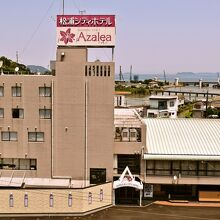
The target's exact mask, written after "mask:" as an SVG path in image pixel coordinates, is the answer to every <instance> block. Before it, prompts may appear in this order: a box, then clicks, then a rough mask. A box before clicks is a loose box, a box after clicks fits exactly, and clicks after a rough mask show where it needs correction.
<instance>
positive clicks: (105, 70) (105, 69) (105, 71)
mask: <svg viewBox="0 0 220 220" xmlns="http://www.w3.org/2000/svg"><path fill="white" fill-rule="evenodd" d="M106 73H107V67H106V66H104V76H106Z"/></svg>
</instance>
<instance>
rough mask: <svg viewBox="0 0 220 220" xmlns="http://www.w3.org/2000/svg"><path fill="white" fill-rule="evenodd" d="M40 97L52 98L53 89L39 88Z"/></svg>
mask: <svg viewBox="0 0 220 220" xmlns="http://www.w3.org/2000/svg"><path fill="white" fill-rule="evenodd" d="M39 96H44V97H51V87H47V86H44V87H39Z"/></svg>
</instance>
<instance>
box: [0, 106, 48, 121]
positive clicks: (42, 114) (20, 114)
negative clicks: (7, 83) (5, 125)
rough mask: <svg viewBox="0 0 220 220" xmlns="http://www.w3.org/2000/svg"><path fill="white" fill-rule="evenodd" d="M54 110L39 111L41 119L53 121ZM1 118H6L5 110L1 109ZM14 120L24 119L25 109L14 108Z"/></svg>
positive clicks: (44, 109)
mask: <svg viewBox="0 0 220 220" xmlns="http://www.w3.org/2000/svg"><path fill="white" fill-rule="evenodd" d="M51 116H52V110H51V109H46V108H43V109H39V117H40V119H51ZM0 118H4V108H0ZM12 118H24V109H23V108H13V109H12Z"/></svg>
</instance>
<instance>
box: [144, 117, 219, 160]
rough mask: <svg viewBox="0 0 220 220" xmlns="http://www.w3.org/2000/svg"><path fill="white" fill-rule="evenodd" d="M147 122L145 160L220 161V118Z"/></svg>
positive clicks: (161, 119) (146, 120)
mask: <svg viewBox="0 0 220 220" xmlns="http://www.w3.org/2000/svg"><path fill="white" fill-rule="evenodd" d="M144 122H145V123H146V126H147V129H146V146H147V154H145V155H144V158H145V159H165V158H166V157H167V158H170V159H175V158H176V159H194V160H197V159H198V158H200V159H199V160H203V159H204V160H205V159H207V160H211V158H213V159H215V160H220V120H218V119H180V118H178V119H165V118H160V119H150V118H149V119H144ZM195 156H196V157H197V158H195Z"/></svg>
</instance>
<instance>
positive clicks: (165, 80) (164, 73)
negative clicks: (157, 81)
mask: <svg viewBox="0 0 220 220" xmlns="http://www.w3.org/2000/svg"><path fill="white" fill-rule="evenodd" d="M163 76H164V82H165V84H166V83H167V79H166V72H165V70H164V71H163Z"/></svg>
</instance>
